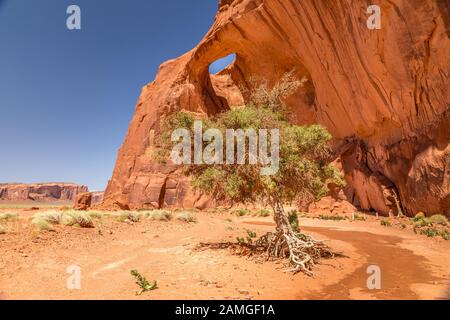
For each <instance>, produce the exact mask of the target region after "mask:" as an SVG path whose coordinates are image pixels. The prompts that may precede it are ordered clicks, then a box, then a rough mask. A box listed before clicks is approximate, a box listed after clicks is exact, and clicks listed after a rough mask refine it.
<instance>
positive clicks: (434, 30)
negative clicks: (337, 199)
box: [104, 0, 450, 215]
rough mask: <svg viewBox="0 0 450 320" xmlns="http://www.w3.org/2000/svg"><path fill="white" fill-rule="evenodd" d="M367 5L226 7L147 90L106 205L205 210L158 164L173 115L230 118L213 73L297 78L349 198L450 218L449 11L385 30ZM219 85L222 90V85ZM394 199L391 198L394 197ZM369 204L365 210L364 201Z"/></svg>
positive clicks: (425, 4) (311, 2) (405, 2)
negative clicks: (338, 161) (223, 65)
mask: <svg viewBox="0 0 450 320" xmlns="http://www.w3.org/2000/svg"><path fill="white" fill-rule="evenodd" d="M368 5H369V3H368V1H366V0H359V1H350V0H342V1H329V0H302V1H295V0H234V1H232V0H222V1H221V2H220V5H219V10H218V13H217V16H216V19H215V21H214V24H213V26H212V27H211V29H210V31H209V32H208V33H207V34H206V36H205V38H204V39H203V40H202V41H201V43H200V44H199V45H198V46H197V47H196V48H194V49H193V50H191V51H190V52H188V53H186V54H185V55H183V56H181V57H180V58H178V59H175V60H171V61H168V62H166V63H164V64H163V65H161V67H160V70H159V73H158V75H157V76H156V79H155V81H154V82H152V83H150V84H149V85H147V86H145V87H144V88H143V90H142V94H141V96H140V98H139V101H138V104H137V107H136V111H135V115H134V118H133V120H132V123H131V125H130V129H129V132H128V134H127V137H126V139H125V141H124V144H123V146H122V147H121V149H120V150H119V155H118V158H117V163H116V167H115V169H114V173H113V176H112V178H111V181H110V182H109V184H108V188H107V190H106V194H105V202H104V205H105V206H114V205H120V206H127V207H130V208H142V207H151V206H161V205H164V206H167V205H168V206H187V207H189V206H200V207H201V206H206V205H208V200H207V199H202V198H201V197H199V196H197V195H195V196H194V195H193V194H192V192H191V191H190V189H189V187H188V182H187V181H185V180H184V178H182V177H180V176H179V175H177V173H176V171H175V168H173V167H170V166H164V167H162V166H160V165H158V164H156V163H155V162H154V160H153V159H152V157H151V154H152V151H153V148H154V146H153V144H152V141H153V139H152V137H153V136H154V135H155V134H157V133H158V130H159V121H160V119H161V118H163V117H164V115H166V114H168V113H170V112H173V111H176V110H180V109H185V110H189V111H192V112H197V113H199V114H201V115H204V116H208V115H211V114H215V113H217V112H219V111H220V110H222V109H223V108H226V107H230V105H229V104H230V103H229V101H228V100H227V97H226V96H224V95H223V94H222V95H219V94H217V89H216V88H214V82H215V80H211V79H214V77H210V75H209V73H208V66H209V64H210V63H211V62H213V61H215V60H216V59H218V58H220V57H223V56H225V55H227V54H230V53H233V52H234V53H236V55H237V58H236V61H235V62H234V63H233V65H231V66H230V67H229V68H227V69H226V71H224V75H227V81H231V82H232V83H233V84H234V85H235V84H237V83H244V84H245V83H246V81H248V79H249V77H251V76H253V75H256V76H259V77H263V78H266V79H268V80H269V81H276V80H277V79H279V77H280V76H281V75H282V74H283V73H285V72H287V71H290V70H292V69H295V70H296V72H297V73H298V75H299V76H301V77H303V76H304V77H306V78H307V79H308V83H307V86H306V88H305V89H303V90H301V91H299V92H298V93H297V94H296V96H295V97H294V98H292V100H289V101H288V104H289V105H290V106H291V107H292V108H293V110H294V111H295V115H296V117H295V119H294V121H296V122H298V123H311V122H319V123H321V124H323V125H325V126H326V127H327V128H328V129H329V130H330V131H331V132H332V134H333V135H334V137H335V144H336V146H340V145H342V144H343V143H344V144H346V145H347V147H346V148H344V149H342V161H343V164H344V168H345V170H346V178H347V180H348V182H349V184H350V186H351V187H352V188H351V190H350V192H351V193H352V198H353V199H355V201H356V202H357V203H358V204H359V205H361V206H362V207H363V208H364V209H367V210H370V209H375V210H377V211H378V212H380V213H381V214H387V213H388V212H389V210H390V209H391V204H389V200H388V199H389V188H391V190H395V191H396V192H398V193H399V198H400V200H401V203H402V205H403V208H404V210H405V213H407V214H409V215H413V214H415V213H416V212H417V211H424V212H426V213H427V214H432V213H444V214H447V215H450V208H449V194H450V177H449V175H450V173H449V163H450V147H449V140H450V129H449V128H450V127H449V113H450V93H449V90H448V88H449V87H450V83H449V76H450V70H449V66H450V40H449V35H448V25H449V20H448V18H449V16H448V12H449V10H448V5H446V3H445V1H441V0H412V1H411V0H395V1H383V2H381V5H382V14H383V26H382V29H381V30H377V31H371V30H368V29H367V27H366V18H367V15H366V9H367V6H368ZM216 85H217V83H216ZM386 191H387V192H386ZM364 199H366V200H364Z"/></svg>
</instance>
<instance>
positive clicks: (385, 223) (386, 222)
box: [380, 219, 391, 227]
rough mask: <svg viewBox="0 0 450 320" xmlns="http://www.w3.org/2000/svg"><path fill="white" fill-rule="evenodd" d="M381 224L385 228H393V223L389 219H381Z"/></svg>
mask: <svg viewBox="0 0 450 320" xmlns="http://www.w3.org/2000/svg"><path fill="white" fill-rule="evenodd" d="M380 224H381V225H382V226H383V227H390V226H391V222H390V221H389V220H388V219H381V221H380Z"/></svg>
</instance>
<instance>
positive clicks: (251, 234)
mask: <svg viewBox="0 0 450 320" xmlns="http://www.w3.org/2000/svg"><path fill="white" fill-rule="evenodd" d="M254 238H256V232H254V231H252V230H247V242H248V244H252V243H253V239H254Z"/></svg>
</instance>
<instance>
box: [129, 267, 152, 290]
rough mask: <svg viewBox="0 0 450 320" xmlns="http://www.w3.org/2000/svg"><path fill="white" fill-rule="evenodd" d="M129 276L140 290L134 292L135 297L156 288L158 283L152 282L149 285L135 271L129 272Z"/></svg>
mask: <svg viewBox="0 0 450 320" xmlns="http://www.w3.org/2000/svg"><path fill="white" fill-rule="evenodd" d="M131 275H132V276H133V277H134V278H135V279H136V284H137V285H138V286H139V288H140V289H141V290H140V291H138V292H136V295H138V296H139V295H141V294H143V293H144V292H147V291H152V290H155V289H157V288H158V283H157V282H156V281H155V280H153V281H152V282H151V283H150V282H149V281H148V280H147V279H146V278H145V277H144V276H142V275H141V274H140V273H139V271H137V270H131Z"/></svg>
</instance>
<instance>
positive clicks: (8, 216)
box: [0, 212, 19, 221]
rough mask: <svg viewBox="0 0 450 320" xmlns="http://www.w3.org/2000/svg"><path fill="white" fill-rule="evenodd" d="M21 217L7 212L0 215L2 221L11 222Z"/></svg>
mask: <svg viewBox="0 0 450 320" xmlns="http://www.w3.org/2000/svg"><path fill="white" fill-rule="evenodd" d="M18 217H19V215H18V214H17V213H15V212H5V213H1V214H0V220H4V221H9V220H15V219H17V218H18Z"/></svg>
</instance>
